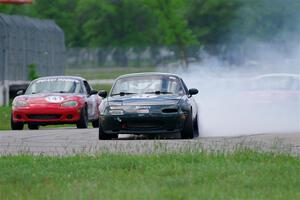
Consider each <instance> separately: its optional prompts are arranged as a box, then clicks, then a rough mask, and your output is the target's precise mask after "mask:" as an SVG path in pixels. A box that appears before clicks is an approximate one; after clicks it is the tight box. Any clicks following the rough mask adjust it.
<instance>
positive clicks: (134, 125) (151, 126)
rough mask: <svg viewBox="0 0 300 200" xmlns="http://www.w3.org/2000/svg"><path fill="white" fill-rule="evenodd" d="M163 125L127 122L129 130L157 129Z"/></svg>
mask: <svg viewBox="0 0 300 200" xmlns="http://www.w3.org/2000/svg"><path fill="white" fill-rule="evenodd" d="M162 125H163V123H162V122H161V121H146V122H145V121H140V122H139V121H134V122H127V127H128V128H142V129H143V128H144V129H156V128H160V127H162Z"/></svg>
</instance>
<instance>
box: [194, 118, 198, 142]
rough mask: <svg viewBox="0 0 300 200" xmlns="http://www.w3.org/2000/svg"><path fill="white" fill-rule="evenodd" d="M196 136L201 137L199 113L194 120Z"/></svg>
mask: <svg viewBox="0 0 300 200" xmlns="http://www.w3.org/2000/svg"><path fill="white" fill-rule="evenodd" d="M194 137H199V125H198V115H197V116H196V117H195V120H194Z"/></svg>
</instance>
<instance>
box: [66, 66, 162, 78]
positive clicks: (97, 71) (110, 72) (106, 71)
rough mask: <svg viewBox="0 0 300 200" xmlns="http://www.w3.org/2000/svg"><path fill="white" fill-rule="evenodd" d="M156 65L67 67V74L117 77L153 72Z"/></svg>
mask: <svg viewBox="0 0 300 200" xmlns="http://www.w3.org/2000/svg"><path fill="white" fill-rule="evenodd" d="M153 71H156V68H155V67H124V68H120V67H112V68H92V69H66V75H72V76H82V77H84V78H86V79H87V80H93V79H115V78H117V77H118V76H120V75H123V74H128V73H137V72H153Z"/></svg>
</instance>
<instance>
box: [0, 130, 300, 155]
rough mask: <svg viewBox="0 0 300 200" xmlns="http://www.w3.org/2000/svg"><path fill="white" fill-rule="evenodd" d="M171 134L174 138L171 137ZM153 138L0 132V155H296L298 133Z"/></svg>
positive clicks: (91, 133)
mask: <svg viewBox="0 0 300 200" xmlns="http://www.w3.org/2000/svg"><path fill="white" fill-rule="evenodd" d="M174 137H175V139H174ZM167 138H168V139H155V138H144V137H134V136H130V135H122V136H121V138H120V139H118V140H110V141H99V140H98V129H92V128H90V129H76V128H61V129H43V130H23V131H0V155H17V154H34V155H58V156H64V155H75V154H89V155H95V154H101V153H123V154H141V153H172V152H185V151H192V152H197V151H208V152H233V151H236V150H240V149H245V148H247V149H248V148H249V149H255V150H258V151H267V152H276V153H288V154H292V155H299V154H300V133H265V134H253V135H244V136H230V137H199V138H196V139H193V140H181V139H176V135H175V136H174V135H173V136H167Z"/></svg>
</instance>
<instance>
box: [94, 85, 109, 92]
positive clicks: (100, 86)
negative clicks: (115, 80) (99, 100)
mask: <svg viewBox="0 0 300 200" xmlns="http://www.w3.org/2000/svg"><path fill="white" fill-rule="evenodd" d="M91 86H92V88H93V89H94V90H98V91H99V90H106V91H107V92H109V91H110V89H111V86H112V85H111V84H101V85H100V84H95V85H91Z"/></svg>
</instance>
